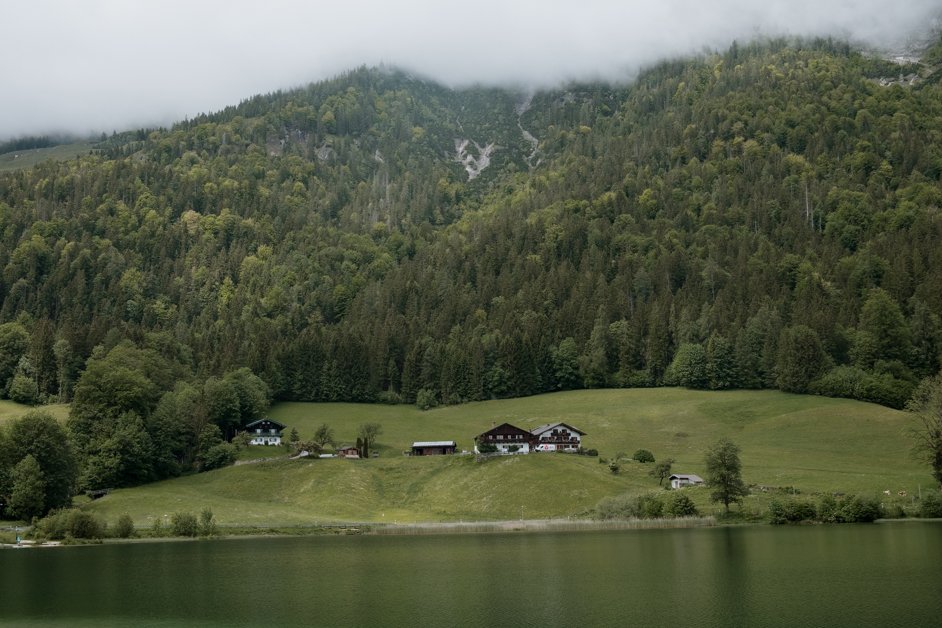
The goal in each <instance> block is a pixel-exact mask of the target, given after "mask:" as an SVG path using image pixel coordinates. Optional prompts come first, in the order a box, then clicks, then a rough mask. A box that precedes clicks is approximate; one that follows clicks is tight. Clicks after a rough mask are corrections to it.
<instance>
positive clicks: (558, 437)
mask: <svg viewBox="0 0 942 628" xmlns="http://www.w3.org/2000/svg"><path fill="white" fill-rule="evenodd" d="M530 433H531V434H533V440H534V449H535V450H536V451H576V450H578V449H579V448H580V447H581V446H582V437H583V436H585V432H583V431H582V430H580V429H577V428H575V427H573V426H571V425H569V424H568V423H562V422H556V423H547V424H546V425H541V426H539V427H535V428H533V429H532V430H530Z"/></svg>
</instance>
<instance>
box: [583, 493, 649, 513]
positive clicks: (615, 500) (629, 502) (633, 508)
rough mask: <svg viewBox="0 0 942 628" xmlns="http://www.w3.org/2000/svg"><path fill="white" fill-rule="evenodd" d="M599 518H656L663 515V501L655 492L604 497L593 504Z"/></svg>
mask: <svg viewBox="0 0 942 628" xmlns="http://www.w3.org/2000/svg"><path fill="white" fill-rule="evenodd" d="M595 512H596V517H597V518H599V519H629V518H637V519H657V518H658V517H663V516H664V502H663V501H661V498H660V497H659V496H658V495H657V494H655V493H649V494H646V495H639V496H637V497H632V496H630V495H627V494H626V495H619V496H617V497H606V498H604V499H602V500H600V501H599V503H598V504H596V506H595Z"/></svg>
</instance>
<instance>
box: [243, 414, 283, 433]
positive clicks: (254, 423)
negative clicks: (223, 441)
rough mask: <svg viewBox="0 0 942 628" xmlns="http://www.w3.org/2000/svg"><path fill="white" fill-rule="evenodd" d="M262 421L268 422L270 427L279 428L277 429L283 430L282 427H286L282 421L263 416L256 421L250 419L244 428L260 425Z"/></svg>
mask: <svg viewBox="0 0 942 628" xmlns="http://www.w3.org/2000/svg"><path fill="white" fill-rule="evenodd" d="M264 423H268V424H269V425H270V426H271V427H274V428H276V429H279V430H283V429H285V428H286V427H288V426H287V425H285V424H284V423H279V422H278V421H276V420H275V419H269V418H268V417H265V418H262V419H259V420H257V421H252V422H251V423H249V424H248V425H246V426H245V429H249V428H254V427H255V426H257V425H262V424H264Z"/></svg>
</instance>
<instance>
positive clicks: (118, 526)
mask: <svg viewBox="0 0 942 628" xmlns="http://www.w3.org/2000/svg"><path fill="white" fill-rule="evenodd" d="M136 534H137V530H136V529H135V528H134V520H133V519H131V515H129V514H128V513H123V514H122V515H121V516H120V517H118V521H117V523H115V526H114V535H115V536H116V537H117V538H119V539H129V538H131V537H132V536H135V535H136Z"/></svg>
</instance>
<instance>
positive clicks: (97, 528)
mask: <svg viewBox="0 0 942 628" xmlns="http://www.w3.org/2000/svg"><path fill="white" fill-rule="evenodd" d="M105 530H106V526H105V522H104V521H102V520H101V519H99V518H98V517H95V516H94V515H92V514H90V513H87V512H83V511H81V510H78V509H75V508H70V509H67V510H58V511H55V512H53V513H50V514H49V515H48V516H47V517H45V518H44V519H40V520H39V521H37V522H36V525H35V526H34V527H33V536H35V537H36V538H39V539H50V540H54V541H60V540H62V539H68V538H72V539H100V538H102V537H103V536H104V535H105Z"/></svg>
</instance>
